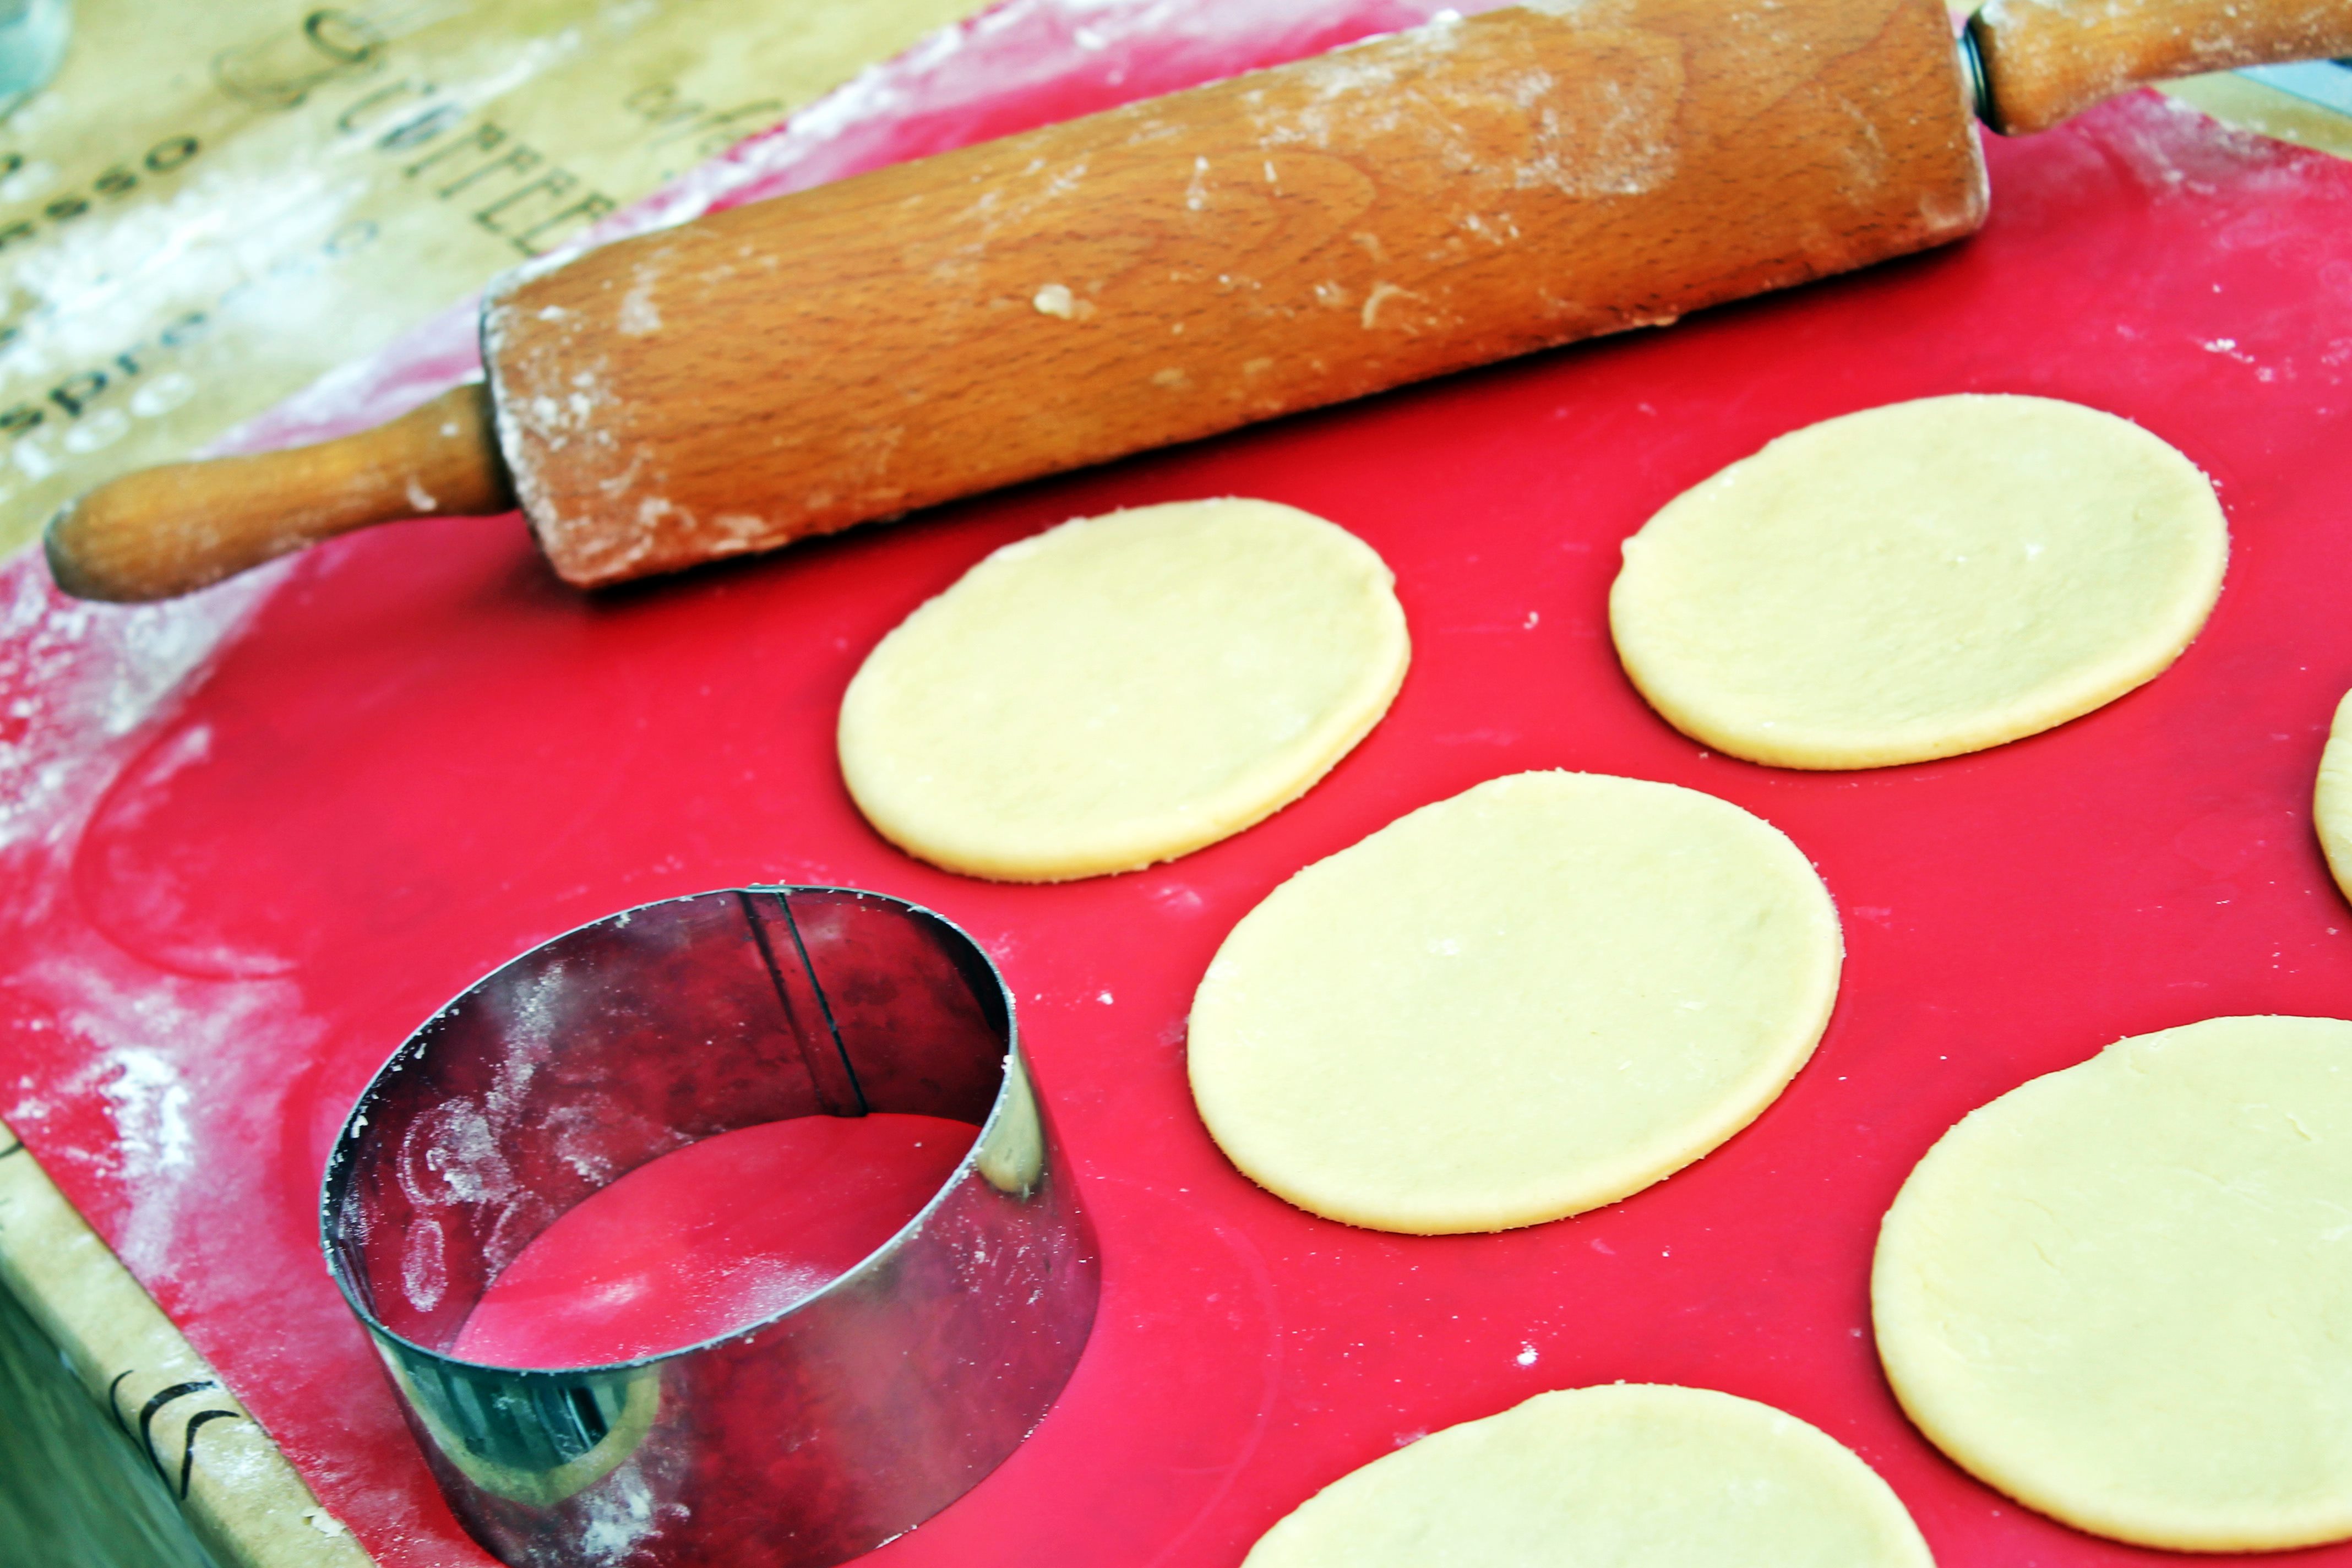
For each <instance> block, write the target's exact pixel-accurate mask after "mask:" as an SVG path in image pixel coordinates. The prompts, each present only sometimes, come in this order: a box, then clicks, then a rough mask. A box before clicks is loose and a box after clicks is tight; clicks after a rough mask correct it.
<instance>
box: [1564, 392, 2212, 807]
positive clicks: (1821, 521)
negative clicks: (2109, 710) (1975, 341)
mask: <svg viewBox="0 0 2352 1568" xmlns="http://www.w3.org/2000/svg"><path fill="white" fill-rule="evenodd" d="M2228 555H2229V536H2228V531H2227V529H2226V527H2225V525H2224V523H2223V521H2222V517H2221V505H2220V503H2219V502H2217V501H2216V500H2214V499H2213V489H2212V486H2211V485H2210V484H2208V483H2207V482H2206V479H2205V477H2204V476H2203V475H2202V474H2200V473H2199V472H2198V471H2197V468H2196V467H2195V465H2193V464H2191V463H2190V462H2189V459H2188V458H2184V457H2182V456H2181V455H2180V454H2179V452H2176V451H2174V450H2173V449H2172V448H2171V447H2168V446H2167V445H2165V444H2164V442H2162V441H2160V440H2158V438H2157V437H2154V436H2151V435H2149V434H2148V433H2147V431H2145V430H2142V429H2141V428H2140V427H2139V426H2137V425H2133V424H2131V423H2130V422H2128V421H2126V420H2123V419H2118V418H2116V416H2113V415H2110V414H2102V413H2099V412H2098V411H2097V410H2095V409H2090V408H2084V407H2082V406H2080V405H2075V404H2072V403H2060V402H2056V401H2053V400H2052V399H2050V398H2044V397H2013V396H1980V395H1961V396H1955V397H1930V398H1923V399H1921V400H1919V401H1917V402H1914V403H1898V404H1895V405H1891V406H1888V407H1885V408H1873V409H1868V410H1865V411H1864V412H1863V413H1860V414H1850V415H1847V416H1844V417H1843V418H1838V419H1831V420H1826V421H1824V422H1822V424H1819V425H1814V426H1809V427H1807V428H1805V429H1802V430H1798V431H1795V432H1793V433H1791V434H1790V435H1787V436H1783V437H1780V439H1779V440H1776V441H1774V442H1773V443H1772V444H1771V445H1769V446H1768V447H1765V448H1764V449H1763V450H1762V451H1760V452H1758V453H1757V454H1756V455H1755V456H1753V457H1750V458H1743V459H1741V460H1740V461H1738V462H1737V463H1734V464H1732V465H1731V466H1730V467H1729V468H1725V469H1724V470H1723V471H1722V472H1720V473H1718V474H1717V475H1716V476H1715V477H1714V478H1712V479H1707V480H1706V481H1705V482H1704V483H1701V484H1699V485H1698V486H1696V488H1694V489H1689V490H1686V491H1685V492H1684V493H1683V494H1682V495H1680V496H1678V497H1676V498H1675V500H1673V501H1671V502H1670V503H1668V504H1667V506H1666V507H1665V508H1664V510H1661V511H1660V512H1659V513H1658V514H1657V515H1656V516H1655V517H1654V518H1652V519H1651V520H1650V521H1649V522H1648V523H1647V524H1645V525H1644V526H1643V529H1642V530H1641V531H1640V532H1638V533H1636V534H1634V535H1633V537H1632V538H1631V539H1628V540H1627V541H1626V542H1625V563H1624V567H1623V569H1622V571H1621V572H1620V573H1619V574H1618V575H1617V582H1616V584H1615V586H1614V587H1613V588H1612V591H1611V593H1610V595H1609V621H1610V629H1611V631H1612V634H1613V635H1614V637H1615V638H1616V642H1617V652H1618V657H1619V658H1622V660H1623V661H1624V665H1625V671H1626V673H1627V675H1629V676H1630V677H1632V679H1633V684H1634V685H1635V686H1636V687H1637V688H1639V689H1640V690H1641V692H1642V695H1643V697H1644V698H1646V699H1648V700H1649V702H1650V705H1651V706H1652V707H1654V708H1655V709H1656V710H1658V712H1659V713H1660V714H1662V715H1664V718H1665V720H1666V721H1667V722H1669V723H1671V724H1673V725H1674V726H1675V728H1676V729H1677V730H1680V731H1683V732H1684V733H1685V734H1686V735H1689V736H1691V737H1692V738H1693V739H1695V740H1697V741H1701V742H1705V743H1706V744H1707V745H1709V746H1713V747H1715V748H1717V750H1719V751H1723V752H1729V753H1730V754H1731V755H1733V756H1737V757H1745V758H1748V760H1749V761H1751V762H1759V763H1775V764H1778V765H1780V766H1781V767H1790V768H1875V767H1885V766H1889V765H1891V764H1894V763H1916V762H1924V761H1926V760H1927V759H1929V758H1933V757H1949V756H1957V755H1958V754H1959V753H1961V752H1975V751H1981V750H1983V749H1984V748H1985V747H1988V746H1997V745H1999V744H2000V743H2001V742H2004V741H2013V740H2016V739H2018V738H2019V737H2020V736H2023V735H2031V734H2034V733H2036V732H2038V731H2042V730H2047V729H2049V728H2051V727H2052V726H2053V725H2057V724H2063V723H2064V722H2065V721H2067V720H2069V719H2073V718H2076V717H2078V716H2080V715H2082V714H2084V713H2088V712H2089V711H2091V710H2093V709H2095V708H2097V707H2099V706H2100V705H2101V704H2103V703H2106V702H2110V701H2113V700H2115V699H2116V698H2117V697H2120V696H2122V695H2123V694H2124V693H2125V692H2126V691H2129V690H2130V689H2132V688H2134V687H2136V686H2138V685H2140V684H2142V683H2143V682H2145V681H2147V680H2149V679H2153V678H2154V677H2155V676H2157V675H2158V673H2160V672H2161V671H2162V670H2163V669H2164V668H2165V667H2166V666H2167V665H2169V664H2170V663H2171V662H2172V661H2173V659H2174V658H2177V657H2179V653H2180V651H2181V649H2183V648H2185V647H2188V646H2189V639H2190V638H2192V637H2195V636H2196V635H2197V632H2198V629H2199V628H2200V626H2203V625H2204V624H2205V617H2206V615H2207V613H2208V612H2210V610H2211V609H2212V607H2213V601H2214V599H2215V598H2216V596H2217V595H2219V594H2220V593H2221V573H2222V568H2223V566H2224V565H2225V564H2226V563H2227V560H2228Z"/></svg>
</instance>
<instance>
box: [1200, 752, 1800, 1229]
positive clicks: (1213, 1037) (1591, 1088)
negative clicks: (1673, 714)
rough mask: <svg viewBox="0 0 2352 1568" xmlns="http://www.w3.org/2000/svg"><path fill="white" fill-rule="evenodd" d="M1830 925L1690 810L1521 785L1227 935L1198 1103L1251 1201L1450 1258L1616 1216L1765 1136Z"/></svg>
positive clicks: (1710, 815)
mask: <svg viewBox="0 0 2352 1568" xmlns="http://www.w3.org/2000/svg"><path fill="white" fill-rule="evenodd" d="M1842 953H1843V949H1842V947H1841V944H1840V938H1839V934H1838V921H1837V910H1836V907H1835V906H1834V905H1833V904H1832V902H1831V901H1830V896H1829V892H1828V889H1825V888H1823V887H1822V882H1821V879H1820V878H1819V877H1818V876H1816V875H1815V874H1814V872H1813V868H1812V867H1811V864H1809V863H1808V862H1807V861H1806V859H1805V857H1804V855H1803V854H1802V853H1801V851H1800V850H1799V849H1798V848H1797V847H1796V846H1795V845H1793V844H1791V843H1790V842H1789V840H1788V839H1787V838H1786V837H1783V836H1782V835H1781V834H1780V831H1779V830H1778V829H1776V828H1774V827H1772V826H1770V825H1769V824H1768V823H1765V822H1762V821H1759V820H1758V819H1757V818H1756V817H1753V816H1749V815H1748V813H1746V812H1744V811H1742V810H1740V809H1739V808H1738V806H1736V805H1731V804H1729V803H1728V802H1727V801H1721V800H1717V798H1715V797H1714V796H1713V795H1702V794H1700V793H1698V792H1697V791H1696V790H1687V789H1681V788H1677V787H1676V786H1675V785H1673V784H1651V783H1646V782H1644V781H1643V780H1640V779H1625V778H1611V777H1607V776H1604V775H1601V774H1596V773H1518V774H1514V775H1511V776H1509V777H1506V778H1499V779H1493V780H1489V781H1488V782H1487V783H1486V784H1480V785H1478V786H1477V787H1476V788H1475V789H1472V790H1469V791H1467V792H1465V793H1464V794H1462V795H1456V796H1454V798H1453V799H1451V800H1446V801H1441V802H1439V803H1437V804H1436V805H1428V806H1423V808H1422V809H1421V810H1419V811H1416V812H1413V813H1412V814H1411V815H1409V816H1404V817H1401V818H1400V819H1398V820H1397V821H1395V822H1393V823H1391V824H1390V825H1389V826H1386V827H1384V828H1382V829H1381V830H1380V831H1379V832H1378V833H1375V834H1373V835H1372V836H1371V837H1369V838H1366V839H1364V840H1363V841H1362V842H1360V843H1359V844H1357V845H1355V846H1354V847H1350V848H1348V849H1343V850H1341V851H1340V852H1339V854H1337V855H1334V856H1332V857H1331V858H1328V859H1327V860H1322V861H1318V863H1316V864H1315V865H1312V866H1309V867H1307V868H1306V869H1305V870H1303V871H1301V872H1299V873H1298V874H1297V876H1295V877H1293V878H1291V879H1290V880H1288V881H1287V882H1285V883H1284V884H1283V885H1282V886H1281V887H1279V888H1276V889H1275V890H1274V891H1273V892H1272V893H1271V894H1269V895H1267V897H1266V899H1265V901H1264V902H1263V903H1261V904H1259V905H1258V906H1257V908H1255V910H1251V911H1250V912H1249V914H1248V915H1246V916H1245V917H1244V919H1243V920H1242V921H1241V922H1240V923H1239V924H1238V925H1236V926H1235V927H1234V930H1233V931H1232V933H1231V934H1229V935H1228V936H1227V937H1226V938H1225V941H1224V943H1223V946H1222V947H1220V948H1219V949H1218V950H1217V956H1216V958H1215V961H1214V962H1213V963H1211V964H1210V965H1209V971H1208V973H1207V975H1206V976H1205V977H1204V978H1203V979H1202V982H1201V986H1200V990H1199V992H1198V993H1197V994H1195V995H1194V997H1193V1000H1192V1025H1191V1044H1190V1047H1189V1049H1190V1068H1191V1073H1192V1096H1193V1099H1194V1100H1195V1101H1196V1102H1197V1103H1198V1105H1199V1106H1200V1109H1201V1115H1202V1119H1203V1120H1204V1121H1206V1122H1207V1123H1208V1128H1209V1131H1210V1133H1211V1134H1212V1135H1213V1137H1214V1138H1215V1139H1216V1141H1217V1143H1218V1145H1219V1146H1220V1147H1221V1148H1223V1150H1224V1152H1225V1153H1226V1154H1227V1155H1228V1156H1229V1157H1230V1158H1231V1159H1232V1160H1233V1162H1234V1164H1235V1165H1237V1166H1239V1167H1240V1168H1241V1169H1242V1171H1243V1172H1244V1173H1245V1174H1247V1175H1248V1176H1250V1177H1251V1178H1252V1179H1253V1180H1255V1181H1256V1182H1257V1183H1259V1184H1261V1185H1263V1186H1265V1187H1266V1188H1268V1189H1269V1190H1271V1191H1273V1192H1275V1193H1276V1194H1279V1195H1281V1196H1282V1197H1285V1198H1286V1199H1288V1200H1289V1201H1290V1202H1292V1203H1294V1204H1297V1205H1299V1206H1300V1207H1301V1208H1305V1209H1308V1210H1311V1211H1312V1212H1314V1213H1316V1214H1319V1215H1325V1216H1327V1217H1328V1218H1331V1219H1337V1220H1344V1221H1346V1222H1347V1223H1349V1224H1350V1225H1360V1226H1370V1227H1372V1228H1375V1229H1380V1230H1396V1231H1408V1232H1413V1233H1418V1234H1423V1235H1435V1234H1442V1233H1451V1232H1460V1231H1485V1230H1503V1229H1507V1228H1509V1227H1511V1226H1522V1225H1534V1224H1538V1223H1539V1222H1541V1221H1544V1220H1550V1219H1558V1218H1559V1217H1561V1216H1562V1215H1571V1214H1577V1213H1580V1212H1581V1211H1583V1210H1585V1209H1590V1208H1594V1207H1597V1206H1599V1205H1602V1204H1606V1203H1612V1202H1614V1201H1615V1200H1616V1199H1618V1198H1622V1197H1623V1196H1625V1195H1626V1194H1629V1193H1633V1192H1638V1191H1639V1190H1641V1189H1642V1188H1643V1187H1646V1186H1648V1185H1649V1184H1651V1183H1653V1182H1654V1181H1657V1180H1658V1179H1659V1178H1660V1177H1662V1176H1665V1175H1667V1174H1669V1173H1673V1172H1675V1171H1676V1170H1679V1169H1681V1168H1682V1167H1683V1166H1685V1165H1686V1164H1688V1163H1690V1162H1692V1161H1693V1160H1696V1159H1697V1158H1698V1157H1699V1156H1700V1155H1702V1154H1704V1153H1706V1152H1707V1151H1708V1150H1710V1149H1712V1148H1714V1147H1715V1146H1716V1145H1717V1144H1718V1143H1721V1142H1723V1141H1724V1140H1725V1139H1727V1138H1728V1137H1730V1136H1731V1135H1732V1134H1733V1133H1734V1132H1737V1131H1739V1129H1740V1128H1742V1127H1745V1126H1746V1125H1747V1124H1748V1122H1749V1121H1753V1120H1754V1119H1755V1118H1756V1116H1757V1114H1758V1113H1759V1112H1760V1111H1761V1110H1763V1109H1764V1107H1765V1106H1766V1105H1768V1104H1769V1103H1770V1102H1771V1100H1772V1099H1773V1097H1774V1096H1775V1095H1777V1094H1779V1093H1780V1089H1781V1088H1782V1087H1783V1086H1784V1085H1786V1084H1787V1083H1788V1081H1789V1079H1790V1078H1791V1077H1793V1076H1794V1075H1795V1073H1796V1071H1797V1069H1798V1068H1800V1067H1801V1066H1802V1065H1803V1063H1804V1061H1805V1058H1807V1057H1808V1056H1810V1055H1811V1053H1812V1049H1813V1046H1814V1045H1815V1043H1816V1042H1817V1041H1819V1040H1820V1038H1821V1036H1822V1029H1823V1028H1824V1027H1825V1026H1827V1024H1828V1022H1829V1016H1830V1008H1831V1006H1832V1004H1833V1003H1834V1002H1835V1000H1836V996H1837V982H1838V967H1839V963H1840V960H1841V957H1842Z"/></svg>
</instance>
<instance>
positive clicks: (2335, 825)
mask: <svg viewBox="0 0 2352 1568" xmlns="http://www.w3.org/2000/svg"><path fill="white" fill-rule="evenodd" d="M2311 816H2312V820H2313V821H2314V822H2315V824H2317V825H2318V827H2319V847H2320V848H2321V849H2322V850H2324V851H2326V855H2327V868H2328V869H2329V870H2331V871H2333V872H2335V873H2336V886H2337V887H2339V888H2341V889H2344V896H2345V897H2346V898H2347V899H2352V691H2347V692H2346V693H2345V694H2344V700H2343V701H2341V702H2339V703H2337V704H2336V725H2335V727H2334V728H2333V729H2331V730H2329V731H2327V749H2326V751H2324V752H2320V753H2319V784H2318V787H2317V788H2316V789H2315V790H2313V791H2312V798H2311Z"/></svg>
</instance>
